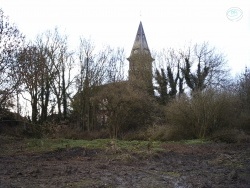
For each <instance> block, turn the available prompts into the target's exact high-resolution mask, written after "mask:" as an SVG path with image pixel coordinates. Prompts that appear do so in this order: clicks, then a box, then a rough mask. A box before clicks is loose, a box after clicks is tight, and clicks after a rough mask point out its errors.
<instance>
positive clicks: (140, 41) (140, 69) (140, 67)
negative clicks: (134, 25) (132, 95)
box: [127, 22, 154, 95]
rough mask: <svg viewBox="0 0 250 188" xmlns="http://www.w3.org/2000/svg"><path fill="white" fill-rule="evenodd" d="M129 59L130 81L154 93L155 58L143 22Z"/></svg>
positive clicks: (139, 87)
mask: <svg viewBox="0 0 250 188" xmlns="http://www.w3.org/2000/svg"><path fill="white" fill-rule="evenodd" d="M127 60H128V61H129V83H130V84H132V85H133V86H135V87H136V88H138V89H143V90H145V91H147V92H148V93H149V94H151V95H153V94H154V90H153V83H152V79H153V73H152V62H153V61H154V59H153V58H152V56H151V53H150V50H149V47H148V43H147V39H146V35H145V32H144V29H143V26H142V22H140V24H139V27H138V30H137V33H136V37H135V41H134V44H133V47H132V50H131V53H130V56H129V57H128V58H127Z"/></svg>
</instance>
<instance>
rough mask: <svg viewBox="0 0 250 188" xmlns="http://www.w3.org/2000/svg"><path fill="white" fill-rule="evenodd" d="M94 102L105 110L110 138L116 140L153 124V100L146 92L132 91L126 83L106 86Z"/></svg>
mask: <svg viewBox="0 0 250 188" xmlns="http://www.w3.org/2000/svg"><path fill="white" fill-rule="evenodd" d="M110 91H112V92H110ZM96 100H97V101H98V102H99V103H100V104H101V105H103V106H102V108H103V109H105V113H106V115H107V117H108V119H107V126H108V129H109V131H110V135H111V137H114V138H117V137H118V136H119V135H120V134H121V133H124V132H126V131H132V130H137V129H141V128H143V127H145V126H147V125H150V124H152V122H153V117H154V111H155V105H156V104H155V102H154V99H153V98H152V97H151V96H150V95H148V94H147V93H146V92H141V91H140V90H134V88H133V87H131V86H130V85H129V84H128V83H126V82H120V83H114V84H110V85H106V86H105V87H103V89H102V90H101V91H100V92H99V93H98V95H97V97H96ZM103 100H104V101H103Z"/></svg>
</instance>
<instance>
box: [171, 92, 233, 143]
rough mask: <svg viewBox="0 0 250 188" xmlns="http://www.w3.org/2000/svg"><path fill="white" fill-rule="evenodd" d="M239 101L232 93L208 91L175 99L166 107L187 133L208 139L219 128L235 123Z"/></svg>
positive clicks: (190, 135)
mask: <svg viewBox="0 0 250 188" xmlns="http://www.w3.org/2000/svg"><path fill="white" fill-rule="evenodd" d="M236 104H237V101H236V100H235V97H234V96H232V95H231V94H229V93H226V92H216V91H214V90H207V91H203V92H197V93H194V94H193V95H192V97H187V96H182V97H181V98H179V99H176V100H174V101H172V102H171V103H170V104H169V105H168V106H167V108H166V117H167V121H168V122H169V123H170V124H171V125H173V126H176V127H178V129H179V131H180V132H183V133H184V134H185V135H187V136H189V137H194V138H205V137H207V136H209V135H211V134H212V133H213V132H215V131H216V130H218V129H219V128H220V129H221V128H222V127H233V126H234V125H235V122H236V120H237V112H236V108H235V106H236Z"/></svg>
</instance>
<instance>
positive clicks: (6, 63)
mask: <svg viewBox="0 0 250 188" xmlns="http://www.w3.org/2000/svg"><path fill="white" fill-rule="evenodd" d="M23 42H24V36H23V35H22V34H21V33H20V31H19V30H18V29H17V27H16V26H15V25H13V24H11V23H10V22H9V19H8V17H6V16H5V15H4V12H3V10H2V9H0V108H7V107H9V105H10V99H11V97H13V94H14V92H17V90H18V86H19V85H20V77H19V75H18V74H17V61H16V56H17V53H18V51H19V50H20V49H21V47H22V44H23ZM17 93H18V92H17Z"/></svg>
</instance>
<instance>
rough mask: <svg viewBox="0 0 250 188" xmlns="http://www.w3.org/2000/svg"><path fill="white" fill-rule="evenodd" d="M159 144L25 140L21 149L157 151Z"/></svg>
mask: <svg viewBox="0 0 250 188" xmlns="http://www.w3.org/2000/svg"><path fill="white" fill-rule="evenodd" d="M161 145H162V143H161V142H155V141H154V142H149V141H122V140H112V139H96V140H92V141H88V140H71V139H26V140H25V141H24V145H23V149H24V150H26V151H33V152H42V151H51V150H55V149H60V148H74V147H84V148H90V149H106V148H109V147H110V148H111V147H115V148H117V149H121V150H128V151H136V150H148V149H150V150H159V149H160V148H161Z"/></svg>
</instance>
